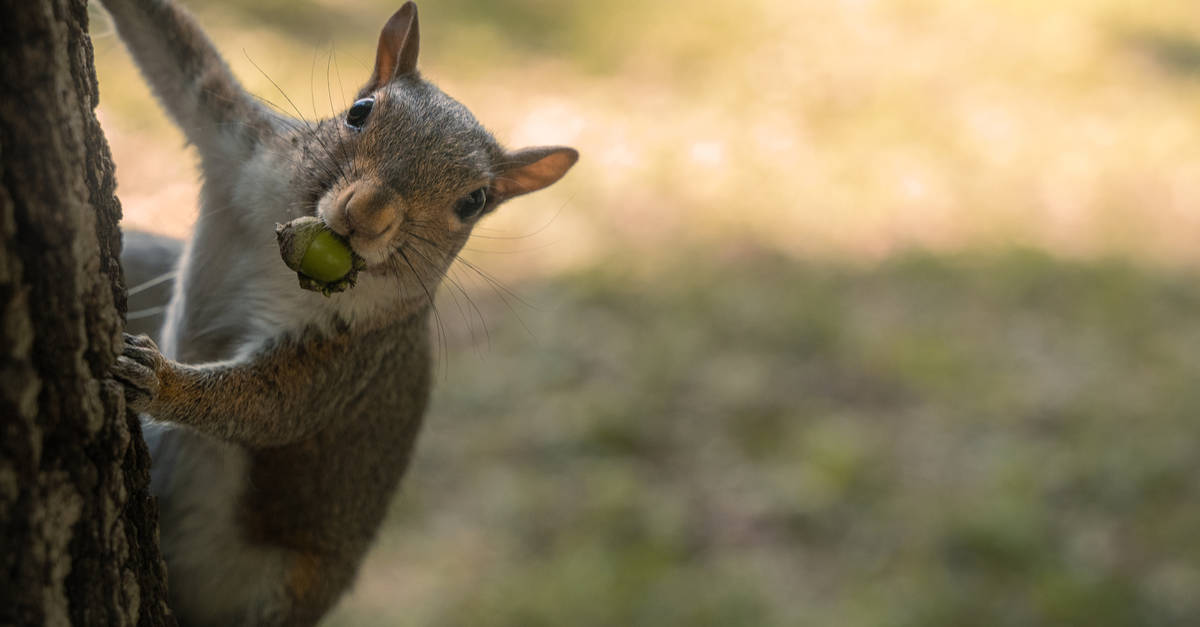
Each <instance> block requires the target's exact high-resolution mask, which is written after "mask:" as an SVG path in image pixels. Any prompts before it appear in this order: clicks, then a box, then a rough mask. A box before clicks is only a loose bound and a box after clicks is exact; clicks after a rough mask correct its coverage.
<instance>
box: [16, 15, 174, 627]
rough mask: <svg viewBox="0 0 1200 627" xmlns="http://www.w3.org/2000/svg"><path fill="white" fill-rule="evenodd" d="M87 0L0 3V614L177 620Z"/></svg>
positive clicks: (23, 621) (29, 618) (57, 619)
mask: <svg viewBox="0 0 1200 627" xmlns="http://www.w3.org/2000/svg"><path fill="white" fill-rule="evenodd" d="M87 19H88V14H87V2H86V0H29V1H26V2H5V3H4V4H3V5H2V6H0V94H2V95H0V356H2V357H0V566H2V567H3V571H2V572H3V574H2V575H0V577H3V579H0V625H68V624H70V625H146V626H158V625H173V624H174V620H173V619H172V618H171V616H170V612H169V610H168V609H167V607H166V603H165V601H164V599H165V598H166V595H165V581H166V575H165V568H164V566H163V562H162V558H161V556H160V554H159V551H158V546H157V534H158V531H157V529H158V523H157V510H156V508H155V506H154V503H153V500H152V499H151V498H150V496H149V492H148V483H149V464H150V460H149V455H148V454H147V451H146V446H145V443H144V442H143V440H142V437H141V430H140V427H139V424H138V421H137V418H136V417H135V416H134V415H133V414H131V413H130V412H127V411H126V409H125V405H124V398H123V396H122V391H121V387H120V385H119V384H117V383H116V382H114V381H113V380H111V379H109V378H108V374H107V373H108V369H109V366H110V365H111V364H112V362H113V360H114V359H115V356H116V354H117V352H118V351H119V350H120V348H121V345H122V343H121V331H122V329H123V327H124V308H125V296H124V293H125V288H124V285H123V283H122V276H121V268H120V266H119V265H118V257H119V252H120V246H121V240H120V233H119V231H118V228H117V222H118V220H119V219H120V216H121V211H120V205H119V204H118V203H117V199H116V197H115V196H114V194H113V191H114V186H115V184H114V179H113V165H112V160H111V157H110V154H109V150H108V144H107V143H106V142H105V139H104V135H103V133H102V132H101V130H100V126H99V123H98V122H97V120H96V117H95V115H94V113H93V109H94V108H95V106H96V104H97V99H98V88H97V83H96V74H95V69H94V67H93V65H92V45H91V41H90V40H89V38H88V36H87Z"/></svg>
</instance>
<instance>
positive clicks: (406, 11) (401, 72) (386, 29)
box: [363, 0, 421, 91]
mask: <svg viewBox="0 0 1200 627" xmlns="http://www.w3.org/2000/svg"><path fill="white" fill-rule="evenodd" d="M420 44H421V34H420V30H419V29H418V28H417V4H416V3H415V2H412V0H409V1H408V2H405V3H404V6H402V7H400V10H399V11H396V13H395V14H393V15H392V17H391V18H390V19H389V20H388V21H387V24H384V25H383V32H381V33H379V49H378V50H376V51H375V71H374V72H372V73H371V81H370V82H369V83H367V86H366V87H365V88H364V89H363V91H374V90H376V89H379V88H380V87H383V86H384V85H386V84H387V83H388V82H390V81H391V80H392V79H394V78H396V77H398V76H406V75H409V74H415V73H416V71H417V52H418V49H419V48H420Z"/></svg>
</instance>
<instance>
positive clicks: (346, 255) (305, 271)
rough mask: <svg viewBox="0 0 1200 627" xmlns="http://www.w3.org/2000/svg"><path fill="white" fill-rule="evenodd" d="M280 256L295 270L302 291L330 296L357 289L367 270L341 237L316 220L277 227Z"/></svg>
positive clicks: (305, 218)
mask: <svg viewBox="0 0 1200 627" xmlns="http://www.w3.org/2000/svg"><path fill="white" fill-rule="evenodd" d="M275 238H276V241H277V242H278V244H279V256H280V257H282V258H283V262H284V263H285V264H287V267H288V268H291V269H292V270H294V271H295V272H296V274H297V276H298V278H299V281H300V287H302V288H304V289H306V290H312V291H316V292H321V293H322V294H324V295H326V296H329V295H330V294H331V293H334V292H342V291H345V290H346V289H349V288H351V287H353V286H354V284H355V283H356V282H357V280H358V271H359V270H362V269H363V268H365V267H366V263H365V262H364V261H363V259H362V258H361V257H359V256H358V255H356V254H355V253H354V251H353V250H351V249H350V246H349V245H348V244H347V243H346V240H344V239H343V238H342V237H341V236H339V235H338V234H337V233H334V232H333V230H332V229H330V228H329V227H328V226H326V225H325V223H324V222H322V221H321V220H320V219H319V218H317V217H315V216H304V217H301V218H296V219H295V220H292V221H291V222H288V223H287V224H276V225H275Z"/></svg>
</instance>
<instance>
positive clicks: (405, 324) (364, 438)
mask: <svg viewBox="0 0 1200 627" xmlns="http://www.w3.org/2000/svg"><path fill="white" fill-rule="evenodd" d="M102 2H103V4H104V6H105V8H107V9H108V11H109V13H110V14H111V15H112V18H113V21H114V23H115V24H116V27H117V31H118V33H119V35H120V37H121V39H122V40H124V42H125V43H126V45H127V46H128V48H129V50H130V51H131V53H132V55H133V58H134V60H135V62H136V63H137V65H138V66H139V67H140V68H141V70H142V73H143V74H144V76H145V78H146V80H147V82H148V83H149V84H150V86H151V88H152V89H153V91H154V93H155V94H156V96H157V97H158V99H159V100H160V101H161V103H162V105H163V106H164V107H165V109H166V110H167V112H168V113H169V115H170V116H171V117H172V118H173V119H174V121H175V123H176V124H178V125H179V127H180V128H182V130H183V132H184V134H185V135H186V137H187V139H188V141H189V142H190V143H191V144H193V145H195V146H196V148H197V150H198V152H199V155H200V161H201V170H202V173H203V177H204V183H203V187H202V193H201V207H200V214H199V217H198V219H197V222H196V225H195V231H194V235H193V236H192V238H191V239H190V240H189V241H188V242H187V243H186V244H185V245H184V246H183V249H182V251H181V252H180V253H178V254H179V264H178V274H177V276H176V279H175V282H174V286H173V288H172V295H171V300H170V305H169V306H168V307H167V310H166V313H165V321H164V324H163V326H162V329H161V333H160V334H159V335H158V337H159V338H160V341H159V343H158V345H157V346H156V344H155V343H154V342H153V341H152V340H151V339H150V338H149V337H146V336H144V335H142V336H133V335H127V336H126V344H125V349H124V353H123V355H121V356H120V357H119V358H118V361H117V364H116V366H115V367H114V375H115V376H116V377H117V378H118V379H120V380H121V381H123V382H124V383H125V384H126V385H125V387H126V399H127V403H128V404H129V405H130V407H132V408H133V409H134V410H136V411H139V412H142V413H143V414H144V415H145V416H147V418H146V419H145V420H144V427H145V429H144V431H145V434H146V440H147V442H148V444H149V445H150V448H151V454H152V457H153V467H152V471H151V474H152V479H151V491H152V493H153V494H154V495H155V496H156V497H157V499H158V504H159V508H160V530H161V535H160V538H161V545H162V549H163V553H164V556H165V559H166V562H167V571H168V588H169V590H170V605H171V608H172V610H173V611H174V613H175V614H176V616H177V618H178V619H179V622H180V624H181V625H242V626H267V625H312V624H314V623H316V622H317V621H318V620H320V618H321V617H322V616H323V615H324V614H325V613H326V612H327V611H328V610H329V609H330V608H331V607H332V606H333V604H334V603H335V602H336V601H337V600H338V598H339V597H340V596H341V595H342V594H343V592H344V591H345V590H346V588H347V587H348V586H349V585H350V584H351V582H352V580H353V578H354V576H355V573H356V571H357V570H358V568H359V565H360V563H361V561H362V559H363V557H364V555H365V553H366V552H367V549H368V548H369V546H370V544H371V542H372V540H373V537H374V535H375V533H376V531H377V529H378V527H379V525H380V522H381V521H382V519H383V516H384V512H385V511H386V509H387V505H388V501H389V500H390V497H391V495H392V493H393V492H394V491H395V488H396V486H397V484H398V482H399V480H400V477H401V475H402V474H403V473H404V471H405V468H406V466H407V465H408V462H409V458H410V456H411V453H412V449H413V444H414V440H415V438H416V436H417V432H418V429H419V427H420V424H421V419H422V414H423V413H424V411H425V406H426V402H427V399H428V396H429V389H430V385H431V374H430V340H429V312H430V308H431V305H432V295H433V293H434V292H435V290H436V288H437V286H438V284H439V283H440V281H441V279H442V277H443V276H444V274H445V273H446V271H447V269H448V267H449V265H450V263H451V262H452V261H453V260H454V257H455V255H457V253H458V251H459V249H460V248H461V247H462V245H463V244H464V242H465V241H466V240H467V237H468V236H469V235H470V232H471V229H472V228H473V226H474V225H475V224H476V223H477V222H478V221H479V219H480V218H481V217H483V216H484V215H486V214H488V213H490V212H491V211H493V210H495V209H496V207H497V206H499V205H500V204H501V203H503V202H505V201H506V200H509V199H510V198H513V197H515V196H519V195H521V194H524V193H527V192H532V191H535V190H538V189H541V188H543V187H545V186H547V185H550V184H551V183H553V182H555V181H557V180H558V179H559V178H560V177H562V176H563V175H564V174H565V173H566V172H567V170H568V169H570V167H571V166H572V165H573V164H574V163H575V161H576V160H577V158H578V153H577V152H576V151H575V150H573V149H571V148H564V147H542V148H528V149H524V150H518V151H509V150H506V149H504V148H502V147H501V146H500V144H499V143H497V141H496V140H495V139H494V138H493V137H492V136H491V135H490V134H489V133H488V132H487V131H485V130H484V129H483V127H482V126H480V124H479V123H478V122H477V121H476V120H475V118H474V117H473V116H472V115H471V113H470V112H469V111H467V109H466V108H465V107H463V106H462V105H461V104H459V103H458V102H456V101H455V100H453V99H452V98H450V97H449V96H447V95H446V94H444V93H443V92H442V91H440V90H439V89H438V88H437V87H435V86H434V85H433V84H431V83H430V82H428V81H426V80H424V79H423V78H422V77H421V75H420V74H419V73H418V71H417V51H418V40H419V35H418V27H417V11H416V6H415V5H414V4H413V3H412V2H409V3H407V4H405V5H404V6H403V7H401V8H400V10H399V11H397V12H396V13H395V15H393V16H392V17H391V19H389V20H388V21H387V23H386V25H385V26H384V27H383V31H382V33H381V35H380V37H379V46H378V50H377V53H376V58H375V66H374V71H373V73H372V74H371V76H370V78H369V80H368V81H367V83H366V85H365V86H364V87H363V88H362V89H361V91H359V93H358V96H357V98H356V100H355V101H354V103H353V105H352V106H350V107H349V108H348V109H347V110H346V111H344V112H343V113H342V114H340V115H338V116H335V117H333V118H330V119H325V120H320V121H317V122H314V123H307V122H304V121H301V120H295V119H291V118H289V117H287V116H284V115H282V114H279V113H276V112H274V111H272V110H270V109H269V108H267V107H266V106H264V105H262V104H261V103H260V102H259V101H258V100H257V99H256V98H255V97H254V96H252V95H250V94H249V93H247V92H246V91H245V90H244V89H243V88H242V87H241V86H240V85H239V84H238V82H237V80H236V79H235V78H234V77H233V75H232V73H231V72H230V71H229V69H228V67H227V66H226V64H225V63H224V61H223V60H222V59H221V57H220V55H219V54H218V53H217V51H216V49H215V48H214V46H213V45H212V43H211V42H210V41H209V40H208V38H207V37H206V36H205V35H204V33H203V32H202V31H201V30H200V28H199V26H198V25H197V24H196V23H195V21H194V20H193V19H192V18H191V17H190V16H189V15H188V13H187V12H186V11H184V10H183V9H182V8H180V7H179V6H177V5H175V4H173V3H172V2H169V1H167V0H102ZM305 215H315V216H318V217H320V218H321V219H322V220H324V221H325V222H326V223H327V224H328V225H329V226H330V227H331V228H332V229H333V230H334V231H335V232H337V233H338V234H340V235H341V236H343V237H344V238H345V239H346V240H347V241H348V242H349V244H350V246H351V247H352V249H353V250H354V252H355V253H356V254H357V255H359V256H360V257H361V258H362V259H364V260H365V261H366V263H367V268H366V270H365V271H364V272H362V273H361V274H360V276H359V278H358V284H357V286H356V287H355V288H353V289H351V290H349V291H347V292H344V293H340V294H334V295H333V296H330V297H325V296H322V295H321V294H319V293H317V292H311V291H305V290H301V289H300V288H299V287H297V285H296V274H295V273H294V272H292V271H291V270H289V269H288V268H287V267H286V266H285V265H284V263H283V262H282V260H281V259H280V256H279V249H278V248H277V245H276V242H275V233H274V225H275V224H276V223H282V222H288V221H289V220H292V219H294V218H298V217H301V216H305ZM141 244H145V245H146V246H149V247H148V248H147V247H141V248H139V246H140V245H141ZM126 245H127V247H128V249H127V251H126V253H125V255H124V259H125V260H126V261H127V262H129V263H131V265H133V266H139V267H131V268H130V276H136V275H139V274H140V275H141V276H143V277H148V276H153V275H154V274H155V273H160V272H166V271H169V270H170V268H169V267H163V266H164V265H165V264H164V261H163V260H164V259H173V258H174V256H175V254H176V248H175V247H173V246H171V245H170V244H164V243H163V242H161V241H154V240H153V239H152V238H151V239H146V238H144V237H140V236H138V237H130V238H127V240H126ZM155 265H156V266H157V267H154V268H147V267H146V266H155ZM160 347H161V348H160Z"/></svg>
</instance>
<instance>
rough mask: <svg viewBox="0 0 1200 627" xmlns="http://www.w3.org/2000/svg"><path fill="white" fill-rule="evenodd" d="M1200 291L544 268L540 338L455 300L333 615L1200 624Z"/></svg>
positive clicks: (767, 264)
mask: <svg viewBox="0 0 1200 627" xmlns="http://www.w3.org/2000/svg"><path fill="white" fill-rule="evenodd" d="M1198 285H1200V283H1198V282H1197V277H1196V276H1195V275H1193V274H1187V273H1182V274H1181V273H1166V274H1163V273H1156V272H1147V271H1145V270H1141V269H1138V268H1137V267H1135V266H1132V265H1129V264H1128V263H1124V262H1119V261H1108V262H1089V263H1081V262H1063V261H1055V260H1053V259H1052V258H1049V257H1047V256H1045V255H1043V254H1040V253H1035V252H1024V253H1017V252H1014V253H1005V254H979V253H973V254H964V255H957V256H953V257H935V256H929V255H922V254H912V255H905V256H901V257H898V258H895V259H892V260H890V261H888V262H886V263H884V264H882V265H879V266H878V267H873V268H853V267H849V266H845V265H839V264H820V263H813V264H798V263H795V262H793V261H791V260H789V259H787V258H784V257H780V256H775V255H770V254H747V255H743V256H741V257H738V258H729V259H722V260H705V259H703V257H702V256H700V255H689V256H686V257H683V256H681V257H679V258H677V259H675V260H674V261H672V262H669V263H664V264H663V265H662V266H661V267H659V268H657V269H656V270H654V271H650V272H646V271H644V270H639V269H637V268H635V267H633V266H629V265H625V264H621V263H617V262H613V263H610V264H606V265H605V266H603V267H602V268H596V269H592V270H588V271H584V272H580V273H577V274H572V275H568V276H562V277H558V278H555V279H551V280H541V281H537V282H531V283H527V284H524V285H521V286H518V287H517V291H518V292H519V293H520V294H521V295H523V296H524V297H526V298H527V299H528V300H529V301H530V302H531V303H532V304H533V305H534V306H536V307H537V309H532V310H531V309H529V308H528V307H525V306H520V305H518V306H516V307H515V311H516V312H517V313H519V314H520V315H521V317H522V318H523V319H524V320H525V323H526V324H527V325H528V327H529V329H530V333H527V332H525V331H524V330H523V329H522V327H521V325H520V324H518V323H517V321H516V320H515V319H514V316H513V314H512V313H511V312H510V313H505V312H506V311H507V310H506V309H505V308H504V305H503V304H502V303H501V302H500V300H499V299H498V298H497V297H495V296H493V297H491V298H488V297H487V296H486V295H478V296H477V298H479V299H480V306H481V309H482V310H483V315H484V317H485V318H487V319H488V335H487V336H485V335H484V334H483V332H482V329H481V328H480V323H479V321H478V320H477V319H473V320H472V321H471V322H470V324H469V325H468V323H467V322H466V319H465V318H464V317H463V316H460V315H459V314H458V313H457V311H456V309H455V306H454V305H453V303H452V302H451V301H449V300H448V299H443V303H442V307H441V311H442V315H443V317H444V322H445V323H446V325H447V327H448V328H449V330H448V332H447V336H448V338H449V341H448V345H449V347H450V348H449V354H448V356H447V357H446V360H445V361H444V370H443V371H442V374H441V378H440V380H439V383H438V386H437V393H436V399H435V402H434V404H433V407H432V410H431V412H430V421H429V423H428V429H427V431H426V433H425V435H424V439H423V441H422V442H421V445H420V446H419V447H418V449H419V452H418V455H417V459H416V462H415V466H414V468H413V470H412V472H411V474H410V475H409V477H408V478H407V479H406V483H405V486H404V487H403V488H402V490H401V495H400V497H399V498H398V499H397V501H396V504H395V507H394V512H393V517H392V519H391V522H390V523H389V524H388V526H387V528H386V529H385V531H384V533H383V537H382V540H381V546H380V548H379V549H378V550H377V551H376V553H375V554H373V556H372V557H371V558H370V559H369V561H368V565H367V568H366V570H365V571H364V573H363V575H362V577H361V581H360V583H359V586H358V589H357V590H356V592H355V593H354V594H353V595H352V596H351V597H350V598H349V599H348V600H347V601H346V602H345V603H344V604H343V606H342V608H341V609H340V611H339V613H338V615H337V618H336V619H335V620H334V621H332V623H331V624H333V625H513V626H517V625H520V626H531V625H579V626H588V625H594V626H607V625H714V626H716V625H722V626H724V625H841V626H848V627H849V626H905V625H914V626H916V625H920V626H930V625H947V626H949V625H1014V626H1016V625H1022V626H1032V625H1047V626H1049V625H1089V626H1095V627H1102V626H1106V625H1113V626H1117V625H1192V624H1196V621H1197V620H1200V597H1198V596H1197V595H1196V594H1195V590H1196V589H1197V586H1200V539H1198V536H1197V535H1196V533H1195V530H1196V529H1197V526H1198V525H1200V505H1197V503H1198V502H1200V481H1198V480H1197V477H1200V422H1197V421H1196V416H1197V415H1200V392H1197V388H1196V385H1195V382H1196V381H1197V380H1198V379H1200V316H1197V312H1198V311H1200V287H1197V286H1198ZM489 337H490V340H489V339H488V338H489ZM489 341H490V346H489ZM500 373H503V374H500Z"/></svg>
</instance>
